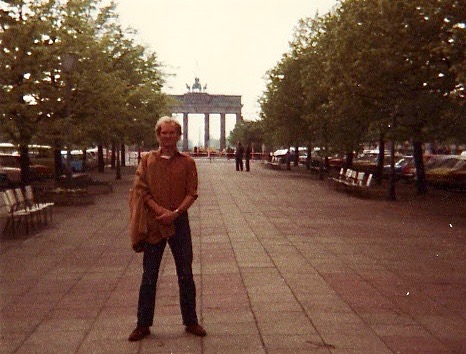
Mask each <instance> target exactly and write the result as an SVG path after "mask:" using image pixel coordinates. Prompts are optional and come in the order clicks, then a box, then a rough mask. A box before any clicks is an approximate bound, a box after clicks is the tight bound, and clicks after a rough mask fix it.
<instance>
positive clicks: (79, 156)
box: [61, 150, 97, 172]
mask: <svg viewBox="0 0 466 354" xmlns="http://www.w3.org/2000/svg"><path fill="white" fill-rule="evenodd" d="M61 156H62V163H63V166H66V158H67V151H66V150H62V152H61ZM95 167H97V156H96V155H94V154H93V153H90V152H88V151H86V169H93V168H95ZM71 170H72V171H73V172H82V171H83V170H84V169H83V151H82V150H71Z"/></svg>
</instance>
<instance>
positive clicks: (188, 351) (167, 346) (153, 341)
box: [133, 333, 202, 354]
mask: <svg viewBox="0 0 466 354" xmlns="http://www.w3.org/2000/svg"><path fill="white" fill-rule="evenodd" d="M133 345H134V344H133ZM138 353H162V354H165V353H166V354H172V353H181V354H195V353H202V339H199V338H196V337H194V336H192V335H188V334H184V333H182V334H177V335H174V336H172V337H168V336H160V335H151V336H149V337H146V338H144V340H143V341H142V342H141V343H140V349H139V351H138Z"/></svg>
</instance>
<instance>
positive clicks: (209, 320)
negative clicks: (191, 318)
mask: <svg viewBox="0 0 466 354" xmlns="http://www.w3.org/2000/svg"><path fill="white" fill-rule="evenodd" d="M254 321H255V319H254V315H253V313H252V311H251V309H249V308H245V309H235V310H234V311H231V309H228V308H221V309H212V308H209V309H206V311H204V312H203V313H202V323H203V324H204V325H205V326H206V327H207V326H208V327H210V325H211V324H217V323H220V324H222V325H224V324H228V323H234V324H241V323H244V322H246V323H250V322H254Z"/></svg>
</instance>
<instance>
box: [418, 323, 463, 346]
mask: <svg viewBox="0 0 466 354" xmlns="http://www.w3.org/2000/svg"><path fill="white" fill-rule="evenodd" d="M415 319H416V321H418V323H420V324H421V325H422V326H424V327H425V328H426V329H427V330H428V331H429V332H430V333H432V334H433V335H434V336H435V337H437V338H438V339H439V340H440V341H441V342H442V343H444V344H445V345H446V346H448V347H450V348H452V349H453V350H455V351H456V352H459V353H462V352H465V350H463V349H466V342H465V341H464V338H465V329H466V320H465V319H464V318H463V317H460V316H459V315H456V314H454V315H453V314H452V315H450V316H439V315H437V316H433V315H421V316H416V317H415ZM459 349H461V350H459Z"/></svg>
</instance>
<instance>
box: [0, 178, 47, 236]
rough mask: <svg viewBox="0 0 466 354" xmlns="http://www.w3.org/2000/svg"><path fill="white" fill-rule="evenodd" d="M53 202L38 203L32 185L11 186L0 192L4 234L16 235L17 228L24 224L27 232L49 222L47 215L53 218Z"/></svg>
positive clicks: (0, 215) (0, 212)
mask: <svg viewBox="0 0 466 354" xmlns="http://www.w3.org/2000/svg"><path fill="white" fill-rule="evenodd" d="M52 207H53V203H37V202H35V201H34V193H33V191H32V187H31V186H26V187H25V192H23V190H22V189H21V188H15V189H13V188H9V189H6V190H4V191H2V192H0V218H1V219H2V220H3V221H4V226H3V230H2V235H13V236H15V234H16V231H17V229H18V228H19V227H20V226H21V225H22V224H24V227H25V231H26V233H29V231H30V230H31V229H35V227H36V225H38V224H41V223H44V224H47V219H48V218H47V215H50V220H51V218H52V214H51V213H52Z"/></svg>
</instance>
